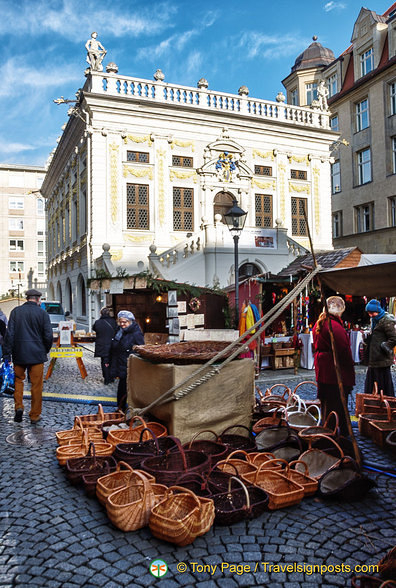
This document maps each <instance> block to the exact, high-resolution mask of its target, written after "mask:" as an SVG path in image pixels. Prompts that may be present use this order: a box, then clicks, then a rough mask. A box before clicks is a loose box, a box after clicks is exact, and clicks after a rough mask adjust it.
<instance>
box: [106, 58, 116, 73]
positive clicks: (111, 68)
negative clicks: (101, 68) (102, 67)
mask: <svg viewBox="0 0 396 588" xmlns="http://www.w3.org/2000/svg"><path fill="white" fill-rule="evenodd" d="M106 71H107V73H114V74H116V73H118V65H117V64H116V63H114V61H110V63H108V64H107V65H106Z"/></svg>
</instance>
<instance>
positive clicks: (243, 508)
mask: <svg viewBox="0 0 396 588" xmlns="http://www.w3.org/2000/svg"><path fill="white" fill-rule="evenodd" d="M233 482H236V483H237V484H238V487H237V488H236V489H232V483H233ZM268 501H269V498H268V494H267V493H266V492H265V491H264V490H263V489H262V488H259V487H258V486H246V484H244V482H243V481H242V480H240V479H239V478H235V477H234V476H232V477H231V478H230V480H229V483H228V490H227V492H222V493H221V494H216V495H214V496H213V502H214V507H215V513H216V515H215V523H216V524H218V525H232V524H234V523H238V522H239V521H243V520H245V519H252V518H255V517H258V516H260V515H261V514H262V513H263V512H265V511H266V510H268Z"/></svg>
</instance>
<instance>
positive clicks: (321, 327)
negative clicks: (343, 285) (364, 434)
mask: <svg viewBox="0 0 396 588" xmlns="http://www.w3.org/2000/svg"><path fill="white" fill-rule="evenodd" d="M327 308H328V312H329V317H330V321H331V326H332V331H333V334H334V343H335V347H336V350H337V358H338V362H339V367H340V372H341V380H342V383H343V388H344V394H345V397H346V400H348V394H350V392H351V391H352V388H353V387H354V385H355V368H354V362H353V357H352V351H351V346H350V341H349V337H348V334H347V332H346V331H345V329H344V327H343V324H342V320H341V316H342V314H343V312H344V310H345V302H344V301H343V299H342V298H340V296H330V298H328V299H327ZM312 334H313V344H314V363H315V374H316V381H317V384H318V398H319V399H320V401H321V406H322V418H323V421H325V420H326V418H327V417H328V415H329V414H330V412H332V411H334V412H336V413H337V415H338V418H339V423H340V432H341V435H344V436H346V437H347V436H348V435H349V431H348V427H347V421H346V416H345V413H344V408H343V404H342V401H341V396H340V390H339V387H338V380H337V374H336V370H335V365H334V359H333V352H332V347H331V341H330V331H329V325H328V321H327V314H326V312H325V311H323V312H322V313H321V315H320V316H319V318H318V320H317V322H316V323H315V325H314V327H313V333H312Z"/></svg>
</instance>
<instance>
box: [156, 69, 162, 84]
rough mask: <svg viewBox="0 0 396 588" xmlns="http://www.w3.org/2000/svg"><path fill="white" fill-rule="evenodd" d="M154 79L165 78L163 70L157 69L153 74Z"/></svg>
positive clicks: (158, 80) (160, 80)
mask: <svg viewBox="0 0 396 588" xmlns="http://www.w3.org/2000/svg"><path fill="white" fill-rule="evenodd" d="M154 79H155V80H157V82H163V81H164V79H165V74H164V73H163V71H162V70H161V69H157V71H156V72H155V74H154Z"/></svg>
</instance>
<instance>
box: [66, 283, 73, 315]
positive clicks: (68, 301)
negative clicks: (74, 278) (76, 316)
mask: <svg viewBox="0 0 396 588" xmlns="http://www.w3.org/2000/svg"><path fill="white" fill-rule="evenodd" d="M64 306H65V311H66V310H68V311H69V312H70V313H72V312H73V295H72V287H71V282H70V279H69V278H67V280H66V287H65V305H64Z"/></svg>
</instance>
